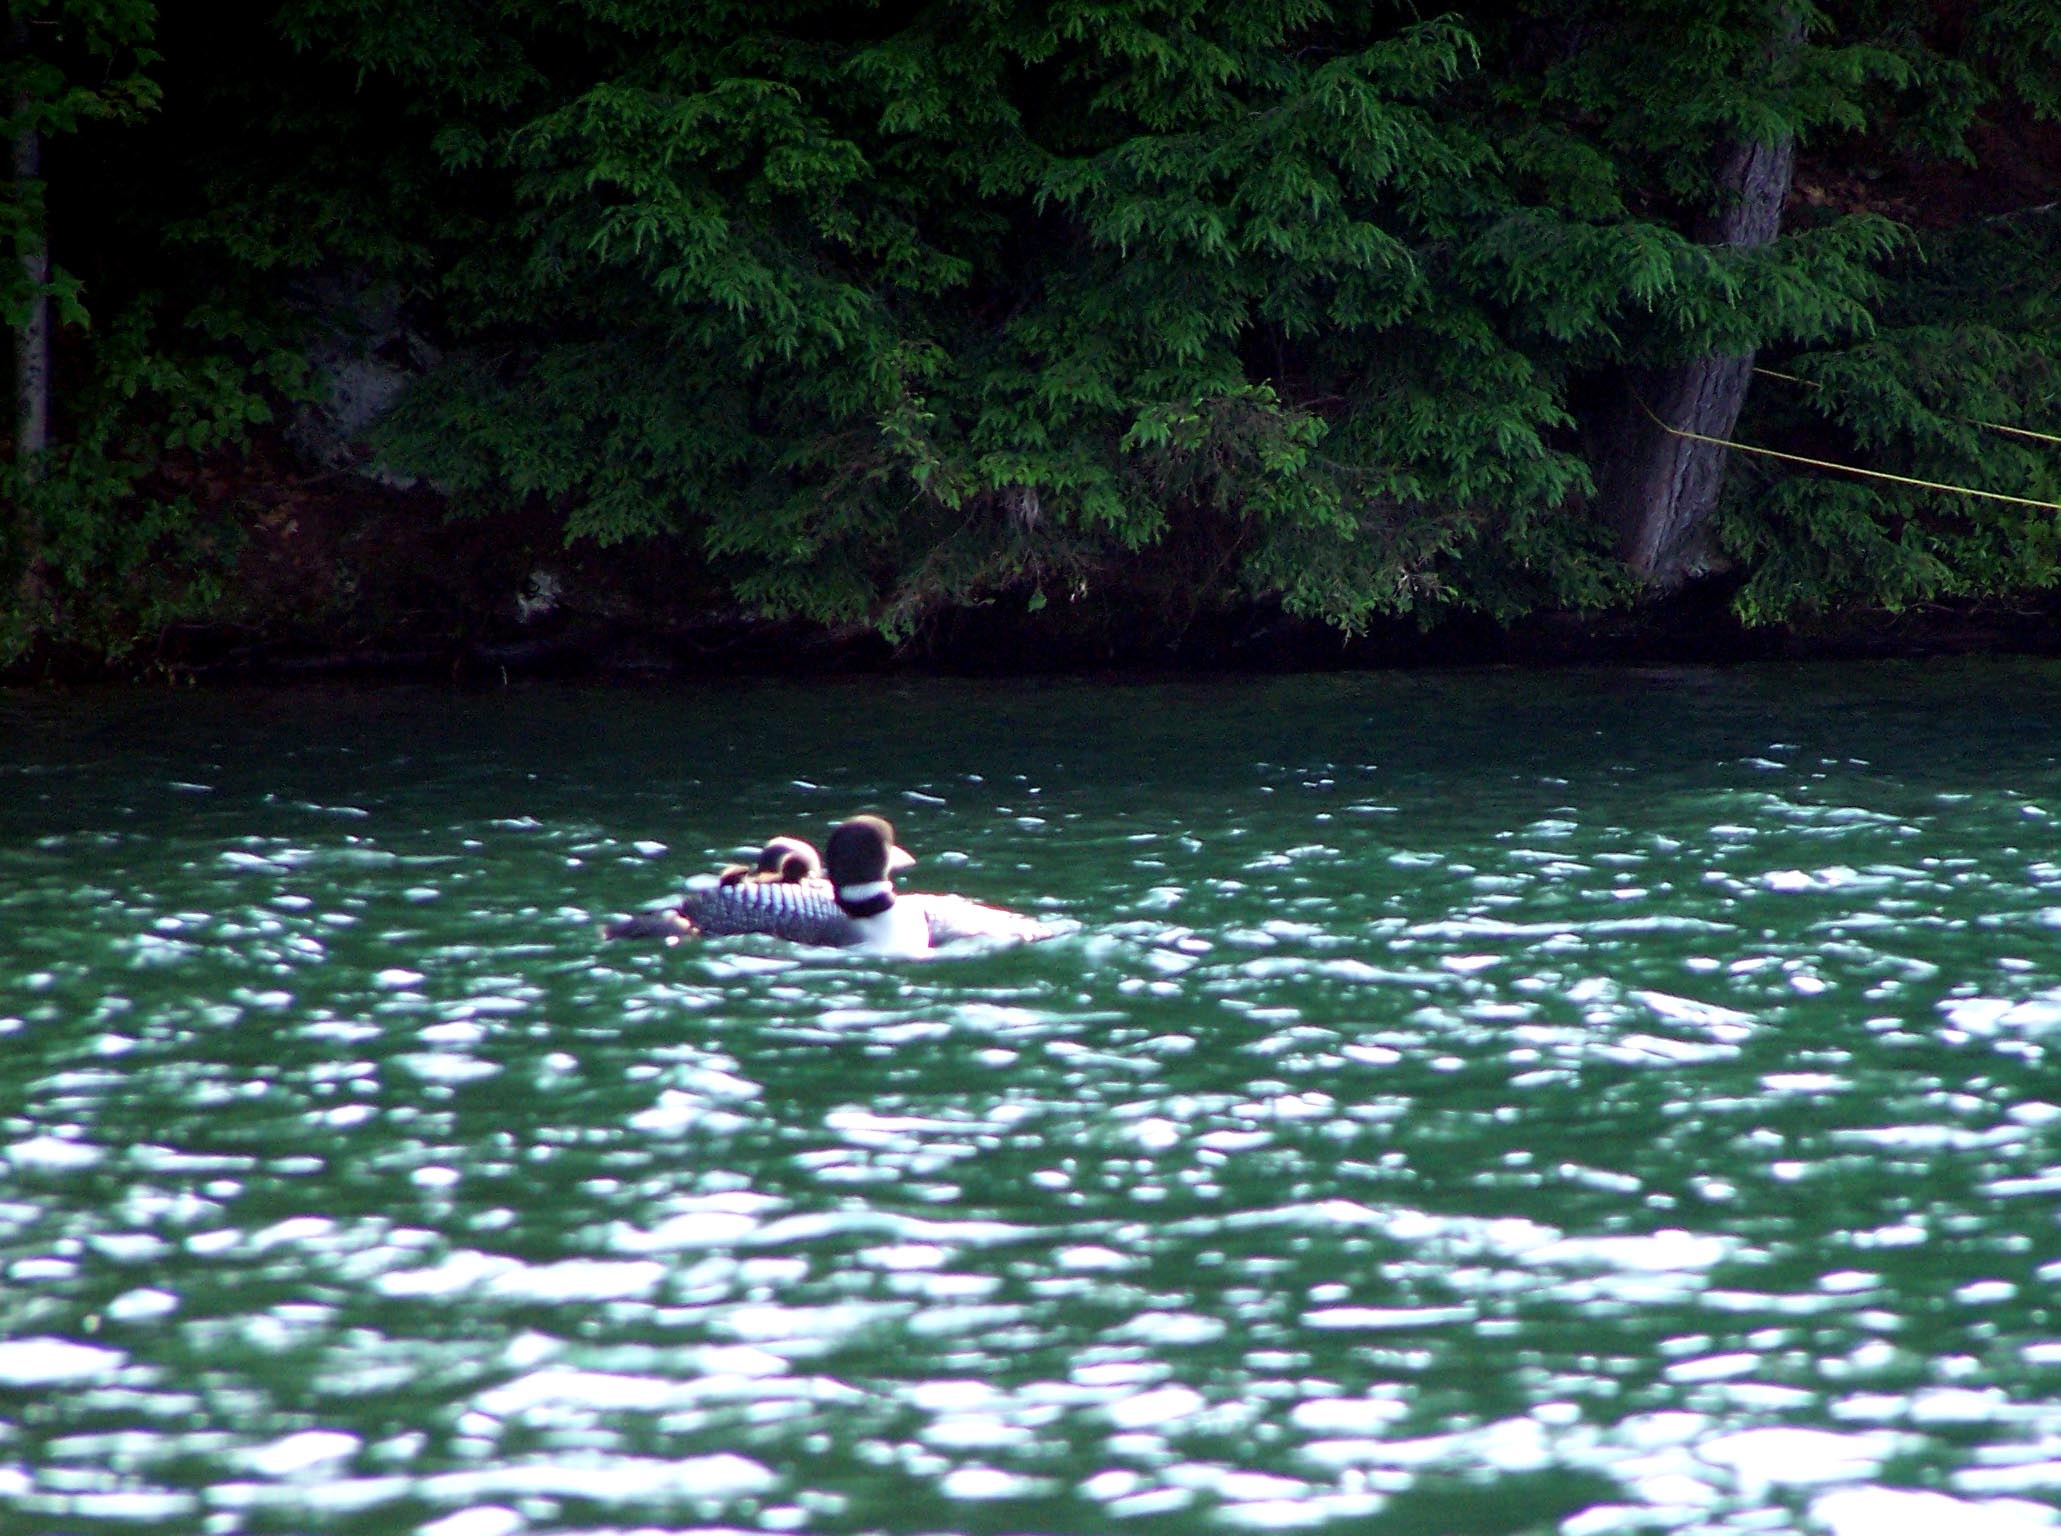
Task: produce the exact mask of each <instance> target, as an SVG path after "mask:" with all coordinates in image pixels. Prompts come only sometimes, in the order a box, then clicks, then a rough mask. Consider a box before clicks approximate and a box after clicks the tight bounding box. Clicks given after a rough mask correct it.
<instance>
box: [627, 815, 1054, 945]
mask: <svg viewBox="0 0 2061 1536" xmlns="http://www.w3.org/2000/svg"><path fill="white" fill-rule="evenodd" d="M782 841H790V840H785V839H776V840H775V843H778V842H782ZM774 846H775V844H773V843H769V844H768V845H767V849H766V853H765V854H762V855H761V856H760V865H761V868H762V869H763V868H764V867H765V866H766V863H767V860H768V858H769V857H770V855H771V854H772V852H773V849H774ZM799 846H800V847H803V848H806V847H807V844H799ZM824 849H825V860H824V862H825V864H826V866H827V868H828V871H829V877H828V878H827V879H822V878H816V877H813V876H807V875H804V876H802V877H801V878H798V879H781V880H773V879H769V878H761V879H753V878H751V877H749V876H743V875H740V876H739V877H737V878H735V879H730V880H728V881H725V882H719V883H718V884H717V885H715V886H713V887H710V888H707V889H703V890H699V891H693V892H690V893H689V894H688V895H687V896H686V898H685V899H684V900H682V901H681V903H680V905H679V906H678V908H677V909H671V910H666V911H661V912H648V913H643V914H641V915H639V916H637V917H634V918H631V919H629V920H628V921H627V922H624V923H618V924H616V925H615V926H614V927H612V928H609V929H607V930H606V935H607V937H609V938H631V937H652V936H669V937H677V936H681V935H686V934H693V933H702V934H711V935H714V934H733V933H765V934H771V935H773V936H775V937H778V938H783V939H790V940H793V941H794V942H796V943H800V944H821V945H827V946H830V947H832V948H836V949H860V950H866V951H869V952H871V953H874V954H887V955H920V954H927V953H928V952H929V951H930V950H931V949H933V948H935V947H937V946H938V945H942V944H951V943H957V942H962V941H965V940H971V939H989V940H1025V939H1043V938H1049V937H1051V936H1052V935H1053V934H1054V933H1056V932H1058V930H1057V929H1055V928H1054V927H1052V926H1051V925H1050V924H1048V923H1043V922H1040V921H1039V920H1038V919H1036V918H1033V917H1026V916H1024V915H1023V914H1022V913H1020V912H1011V911H1008V910H1006V909H1004V908H1002V907H991V906H989V905H987V904H986V903H985V902H979V901H973V900H971V899H969V898H967V897H964V896H936V895H919V894H915V893H899V892H897V891H896V890H895V887H894V875H895V874H896V872H898V871H900V870H903V869H906V868H908V867H909V866H910V865H911V864H913V863H915V860H914V859H913V858H911V857H910V855H909V854H908V853H907V852H906V851H904V850H903V849H902V848H901V847H900V846H899V845H898V844H897V843H896V842H895V829H894V827H893V825H892V824H891V823H889V822H888V821H886V820H885V819H883V818H882V817H879V816H855V817H853V818H852V819H851V820H850V821H847V822H845V823H843V824H842V825H841V826H839V827H838V828H837V830H836V831H834V832H832V833H831V834H830V840H829V841H828V842H827V843H826V844H825V845H824ZM811 851H813V850H811Z"/></svg>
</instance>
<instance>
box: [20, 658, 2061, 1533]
mask: <svg viewBox="0 0 2061 1536" xmlns="http://www.w3.org/2000/svg"><path fill="white" fill-rule="evenodd" d="M2057 721H2061V668H2056V667H2054V666H2051V665H2046V664H2036V663H1984V664H1952V665H1933V666H1919V665H1899V666H1883V667H1872V668H1844V669H1833V668H1827V669H1782V670H1749V671H1739V672H1726V673H1701V672H1638V673H1593V674H1568V675H1553V674H1548V675H1520V674H1507V675H1506V674H1482V675H1464V676H1451V677H1427V676H1401V677H1396V676H1376V677H1356V678H1322V679H1296V680H1286V681H1277V682H1258V683H1248V682H1240V683H1227V684H1222V685H1207V686H1204V685H1171V686H1123V685H1114V686H1111V685H1104V686H1096V685H1090V684H1075V683H1067V684H1046V685H1006V686H990V685H974V684H962V683H937V682H924V683H906V684H905V683H888V682H870V681H869V682H859V683H848V684H839V685H820V686H806V687H804V686H749V687H733V688H730V689H725V690H717V689H710V690H708V691H706V692H694V691H667V692H637V691H603V690H593V691H588V690H576V689H565V690H558V689H550V688H541V687H540V688H519V689H516V690H512V691H509V692H503V693H495V694H491V695H484V696H459V695H452V694H446V693H441V692H433V691H415V690H387V691H370V692H336V693H330V692H319V691H303V692H295V693H262V694H248V695H199V696H196V695H192V694H165V693H134V694H131V693H114V694H103V695H84V696H76V697H63V698H49V697H43V696H30V695H12V696H6V695H0V1282H4V1283H0V1530H5V1531H8V1532H13V1531H22V1532H37V1533H41V1532H52V1533H54V1532H67V1533H70V1532H94V1533H100V1532H125V1533H143V1536H175V1533H176V1536H188V1533H196V1532H212V1533H230V1532H263V1533H274V1532H276V1533H297V1532H350V1533H368V1536H370V1533H380V1536H385V1533H392V1532H414V1531H421V1532H425V1533H428V1536H529V1533H543V1532H561V1531H563V1532H574V1531H577V1532H614V1533H629V1532H656V1531H666V1532H686V1531H693V1532H717V1531H723V1532H739V1531H804V1532H823V1533H845V1532H887V1533H918V1532H962V1531H963V1532H995V1533H1002V1532H1015V1533H1042V1532H1054V1533H1056V1532H1103V1531H1124V1532H1141V1533H1142V1532H1191V1531H1198V1530H1214V1529H1229V1530H1237V1529H1253V1528H1259V1529H1267V1528H1280V1529H1313V1528H1326V1529H1336V1530H1349V1531H1355V1532H1360V1531H1368V1532H1381V1533H1387V1532H1395V1533H1421V1536H1437V1533H1476V1532H1555V1533H1564V1536H1601V1533H1618V1532H1649V1531H1650V1532H1726V1533H1732V1532H1749V1531H1770V1530H1772V1531H1791V1530H1795V1531H1826V1532H1833V1533H1836V1536H1881V1533H1891V1536H1894V1533H1898V1532H1920V1531H1922V1532H1923V1533H1924V1536H1938V1533H1939V1532H1940V1531H1941V1530H1943V1529H1944V1530H1949V1531H1959V1532H1967V1533H1971V1536H1973V1533H1988V1532H2015V1531H2021V1530H2025V1531H2031V1530H2047V1529H2050V1528H2055V1527H2056V1525H2057V1519H2061V1517H2057V1515H2056V1513H2055V1508H2056V1502H2057V1499H2061V1308H2057V1302H2056V1296H2057V1293H2061V1219H2057V1211H2061V1063H2057V1060H2056V1056H2057V1045H2061V956H2057V953H2056V943H2055V940H2056V936H2057V933H2061V863H2057V862H2056V861H2055V859H2056V854H2055V835H2054V833H2055V819H2054V818H2055V813H2057V812H2061V732H2057V727H2056V722H2057ZM860 807H873V808H879V809H883V810H885V811H886V812H887V813H888V814H890V815H891V816H893V817H894V818H895V820H896V822H897V824H898V826H899V828H900V830H901V834H902V841H903V842H904V843H905V844H906V845H907V846H909V847H910V848H911V849H912V850H913V851H915V852H916V853H917V854H918V855H919V857H920V859H921V862H920V863H919V865H918V866H917V869H916V870H915V871H913V872H912V876H911V878H910V879H909V880H907V881H906V882H905V883H907V884H910V885H912V886H915V887H916V888H919V889H922V888H930V889H944V890H959V891H964V892H967V893H969V894H972V895H974V896H978V897H981V898H984V899H988V900H995V901H1002V902H1005V903H1008V904H1010V905H1013V906H1018V907H1024V908H1030V909H1035V910H1039V911H1042V912H1047V913H1050V914H1051V915H1054V916H1058V917H1063V918H1066V919H1069V920H1071V922H1072V923H1074V924H1076V925H1077V927H1076V928H1075V929H1074V931H1072V932H1071V933H1069V934H1068V936H1066V937H1064V938H1061V939H1058V940H1055V941H1052V942H1049V943H1046V944H1042V945H1036V946H1030V947H1025V948H1018V949H1013V950H1006V951H991V952H982V953H974V954H962V955H948V956H945V957H942V958H937V959H933V960H931V961H928V962H901V963H891V962H881V961H862V960H857V959H852V958H846V957H840V956H838V955H835V954H823V953H816V952H805V951H795V950H781V949H779V948H777V947H775V946H773V945H772V944H771V943H770V942H769V941H751V940H723V941H719V942H712V943H708V944H705V945H700V946H681V947H675V948H670V949H667V948H662V947H628V946H619V945H616V946H603V945H601V944H600V943H599V942H598V941H597V939H596V936H595V935H596V929H597V926H598V924H599V923H600V922H601V921H602V920H603V919H605V918H606V917H608V916H610V915H612V914H616V913H621V912H626V911H630V910H633V909H635V908H637V907H640V906H643V905H646V904H648V903H651V902H654V901H656V900H657V899H659V898H661V897H663V896H664V895H665V894H666V893H667V892H668V891H670V890H673V889H675V888H676V887H677V885H678V884H679V882H680V881H681V880H682V879H684V877H686V876H687V875H689V874H691V873H694V872H697V871H702V870H706V869H708V868H709V867H711V866H712V865H714V864H716V863H718V862H721V861H722V860H724V859H726V858H729V857H732V856H734V855H735V854H737V853H738V852H740V851H744V850H746V849H747V848H748V847H749V846H750V845H752V844H755V843H756V842H757V841H758V840H760V839H761V838H763V837H764V836H766V835H768V834H770V833H773V832H779V831H791V832H800V833H803V834H814V835H816V836H817V837H818V839H819V840H820V837H821V834H822V833H823V831H824V830H825V829H826V828H827V827H828V826H829V825H830V824H831V823H832V822H834V821H835V820H836V819H838V818H839V817H841V816H843V815H845V814H847V813H849V812H850V811H852V810H854V809H857V808H860Z"/></svg>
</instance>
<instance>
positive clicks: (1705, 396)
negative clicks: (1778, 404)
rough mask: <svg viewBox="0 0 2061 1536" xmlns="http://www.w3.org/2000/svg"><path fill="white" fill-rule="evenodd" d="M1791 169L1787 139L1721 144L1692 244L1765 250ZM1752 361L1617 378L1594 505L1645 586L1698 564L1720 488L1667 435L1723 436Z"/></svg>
mask: <svg viewBox="0 0 2061 1536" xmlns="http://www.w3.org/2000/svg"><path fill="white" fill-rule="evenodd" d="M1792 40H1793V39H1792ZM1795 169H1796V141H1795V139H1794V138H1792V137H1790V136H1789V135H1787V134H1785V135H1783V136H1782V137H1781V138H1780V139H1779V140H1777V141H1776V142H1774V143H1772V144H1735V145H1733V146H1731V148H1730V149H1729V150H1728V151H1727V153H1726V156H1725V164H1724V167H1723V170H1722V172H1721V174H1720V180H1721V181H1722V183H1723V185H1724V186H1725V188H1726V189H1727V191H1728V193H1729V194H1730V195H1729V199H1728V205H1727V206H1726V208H1725V210H1724V211H1723V212H1722V213H1721V214H1720V215H1718V217H1716V218H1715V219H1712V220H1711V221H1710V222H1709V223H1708V225H1706V227H1705V228H1703V229H1700V230H1698V231H1697V238H1698V239H1699V240H1701V241H1702V243H1704V244H1705V245H1738V246H1757V245H1767V244H1769V243H1771V242H1772V241H1773V240H1774V238H1775V236H1776V234H1777V233H1778V232H1779V231H1780V229H1781V226H1782V202H1783V200H1784V199H1785V198H1786V197H1787V196H1788V195H1789V181H1790V177H1791V175H1792V174H1793V173H1794V171H1795ZM1753 358H1754V354H1753V353H1751V352H1747V353H1743V354H1741V355H1740V356H1737V357H1705V358H1699V359H1697V360H1696V361H1695V362H1691V363H1683V364H1680V365H1678V366H1676V367H1672V368H1663V369H1650V370H1643V371H1640V372H1637V373H1634V374H1633V375H1632V376H1631V377H1630V378H1629V379H1628V380H1627V387H1626V398H1625V400H1624V401H1623V402H1622V404H1621V405H1620V407H1619V409H1618V411H1617V413H1616V428H1615V430H1614V431H1613V432H1612V434H1611V437H1610V440H1609V443H1608V446H1607V448H1606V451H1607V452H1608V454H1609V461H1608V467H1607V468H1606V470H1605V473H1604V477H1603V485H1602V488H1601V489H1602V502H1603V506H1604V509H1605V512H1606V515H1607V516H1608V517H1609V518H1610V520H1611V522H1612V523H1613V524H1614V525H1615V526H1616V528H1617V532H1618V541H1619V544H1618V547H1619V549H1620V551H1621V552H1622V554H1623V556H1624V559H1625V561H1626V563H1627V564H1628V565H1630V566H1631V568H1632V570H1633V571H1634V572H1636V573H1637V574H1638V575H1639V577H1640V578H1641V579H1642V580H1644V581H1645V582H1647V583H1648V584H1650V585H1652V586H1656V587H1662V588H1667V587H1674V586H1679V585H1680V584H1681V582H1682V581H1683V580H1684V579H1685V578H1686V577H1688V576H1689V575H1691V574H1693V573H1694V571H1695V570H1696V568H1697V567H1698V565H1699V564H1700V563H1701V562H1702V559H1703V557H1704V553H1705V552H1704V548H1703V542H1704V540H1703V536H1704V531H1705V527H1706V525H1707V523H1708V522H1709V519H1710V515H1711V513H1712V512H1713V511H1715V510H1716V508H1717V501H1718V491H1719V490H1720V488H1721V487H1722V486H1723V484H1724V473H1725V456H1726V452H1727V450H1725V449H1723V448H1720V447H1718V446H1717V445H1716V444H1714V443H1702V442H1696V441H1694V440H1692V439H1690V438H1686V437H1679V436H1676V435H1675V433H1674V432H1670V431H1668V430H1667V428H1668V427H1672V428H1674V429H1675V432H1695V433H1699V434H1701V435H1702V436H1704V437H1730V436H1731V435H1732V428H1733V426H1734V425H1735V424H1736V423H1737V422H1738V420H1739V408H1740V406H1742V405H1743V404H1744V403H1745V401H1746V386H1747V383H1748V381H1749V380H1750V378H1751V377H1752V373H1753ZM1649 411H1650V412H1651V414H1650V415H1649V414H1648V412H1649ZM1655 417H1658V418H1659V421H1656V420H1655V419H1654V418H1655ZM1661 422H1665V423H1666V427H1663V426H1662V425H1661V424H1660V423H1661Z"/></svg>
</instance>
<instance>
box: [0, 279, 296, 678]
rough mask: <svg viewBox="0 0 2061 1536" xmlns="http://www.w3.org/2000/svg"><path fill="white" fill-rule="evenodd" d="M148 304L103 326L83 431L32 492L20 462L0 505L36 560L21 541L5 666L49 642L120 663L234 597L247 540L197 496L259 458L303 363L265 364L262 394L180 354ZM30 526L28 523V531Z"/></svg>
mask: <svg viewBox="0 0 2061 1536" xmlns="http://www.w3.org/2000/svg"><path fill="white" fill-rule="evenodd" d="M151 307H152V306H151V305H149V304H148V303H139V304H137V305H136V306H134V307H132V308H131V309H129V310H127V311H125V312H124V313H122V314H120V315H117V316H115V317H114V318H113V319H112V320H111V321H110V322H108V323H106V324H104V325H103V326H101V327H100V328H99V333H98V335H97V337H96V338H95V342H94V349H93V352H92V354H91V362H92V368H91V370H90V372H89V374H88V377H89V378H90V379H91V381H92V382H91V384H90V386H89V387H88V388H87V389H86V390H84V391H83V392H81V394H79V395H78V396H76V397H74V398H73V399H71V400H70V401H68V405H69V407H70V410H69V418H70V425H71V429H72V430H71V433H70V435H69V440H68V441H66V442H65V443H63V444H62V445H60V446H59V447H58V448H56V449H55V450H54V451H53V453H52V454H51V456H50V460H49V462H48V463H47V464H45V465H44V466H43V467H42V469H41V472H40V473H39V475H38V476H37V478H36V481H35V483H34V484H33V485H24V484H23V483H22V479H21V475H20V471H19V470H18V469H17V468H16V467H15V466H13V465H9V466H8V467H7V468H6V470H5V471H4V472H0V499H4V500H5V501H6V502H7V503H9V504H10V505H13V506H16V507H18V508H20V509H21V510H22V511H23V512H25V513H26V514H27V517H28V519H29V525H30V526H33V527H34V528H35V530H36V535H37V541H36V545H35V547H34V549H33V550H26V549H23V548H21V547H20V546H19V544H18V543H15V544H14V545H13V547H12V548H10V550H9V552H8V556H9V563H10V564H12V565H13V566H14V567H15V569H16V571H17V572H19V571H20V570H21V569H22V568H23V567H24V566H25V565H27V564H28V563H29V561H28V557H29V556H31V555H33V557H34V565H35V575H34V578H33V580H31V581H30V582H29V584H28V586H29V590H28V591H27V592H25V593H22V594H20V595H18V597H17V602H16V604H15V605H14V606H13V607H11V608H10V609H9V610H8V611H7V612H6V613H5V615H4V616H0V658H8V659H11V658H12V656H13V655H15V654H16V653H18V652H19V651H20V650H21V649H22V648H23V647H24V646H25V645H26V644H27V643H28V641H29V640H31V639H32V638H33V637H34V636H35V635H36V634H38V633H47V634H52V635H57V636H61V637H62V638H63V639H64V640H65V641H66V642H67V643H68V644H70V645H72V646H74V647H77V648H80V649H83V650H85V651H87V652H89V653H91V654H93V655H96V656H99V657H102V658H105V659H107V660H121V659H123V658H126V657H128V656H130V655H131V654H132V653H133V652H134V651H136V650H137V648H138V647H140V646H144V645H147V644H148V643H149V641H150V640H151V638H152V637H153V636H154V635H156V634H157V632H158V631H160V630H161V629H162V628H163V627H164V626H165V625H167V624H169V623H172V622H174V621H176V620H179V619H185V618H193V617H198V616H201V615H204V614H207V613H209V612H211V611H214V610H215V609H216V608H217V606H218V604H220V602H221V601H222V599H223V598H224V596H225V594H226V593H227V591H228V587H229V581H230V578H231V576H232V574H233V568H234V562H235V557H236V554H237V552H238V550H239V548H240V546H241V532H240V530H239V528H238V527H237V525H236V523H235V521H234V520H233V518H232V517H231V516H230V515H229V512H228V511H227V510H226V509H224V508H222V507H221V506H220V505H218V504H217V502H216V499H215V498H211V497H203V496H200V495H197V494H196V491H195V487H196V485H197V484H198V483H199V482H201V481H202V479H203V478H204V477H203V476H202V475H201V473H200V470H201V467H202V466H204V465H205V464H206V463H207V462H209V461H210V460H211V459H212V458H215V457H217V456H219V455H222V454H224V453H229V452H234V451H236V450H240V449H243V448H246V447H247V446H248V445H249V443H250V441H251V434H252V432H253V431H254V430H256V429H259V428H261V427H263V426H264V425H266V424H267V423H269V422H270V421H271V420H272V405H271V399H272V398H275V397H276V395H277V393H279V392H291V391H292V389H293V387H294V384H295V380H296V376H297V374H298V372H299V370H300V367H301V365H300V364H299V363H298V361H297V360H296V359H294V358H292V357H290V356H287V355H279V356H276V357H274V358H271V359H267V360H261V362H260V364H259V368H258V371H259V372H260V373H264V372H267V371H269V372H272V373H274V374H275V375H276V377H275V378H274V380H273V381H272V388H270V389H267V388H262V387H254V386H253V382H252V372H253V369H252V367H251V366H250V365H248V364H246V363H245V362H243V361H240V360H238V359H235V358H233V357H230V356H227V355H222V354H213V353H206V352H203V353H200V354H198V355H195V354H191V353H189V354H187V355H186V356H185V357H184V358H183V359H182V358H179V357H177V356H175V355H174V354H173V353H172V352H171V351H170V350H168V349H167V348H166V347H165V345H164V344H163V342H162V340H161V338H158V337H156V336H154V335H153V334H152V333H151V328H150V323H149V319H148V315H149V311H150V309H151ZM15 526H16V527H20V526H21V525H20V524H17V525H15Z"/></svg>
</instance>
